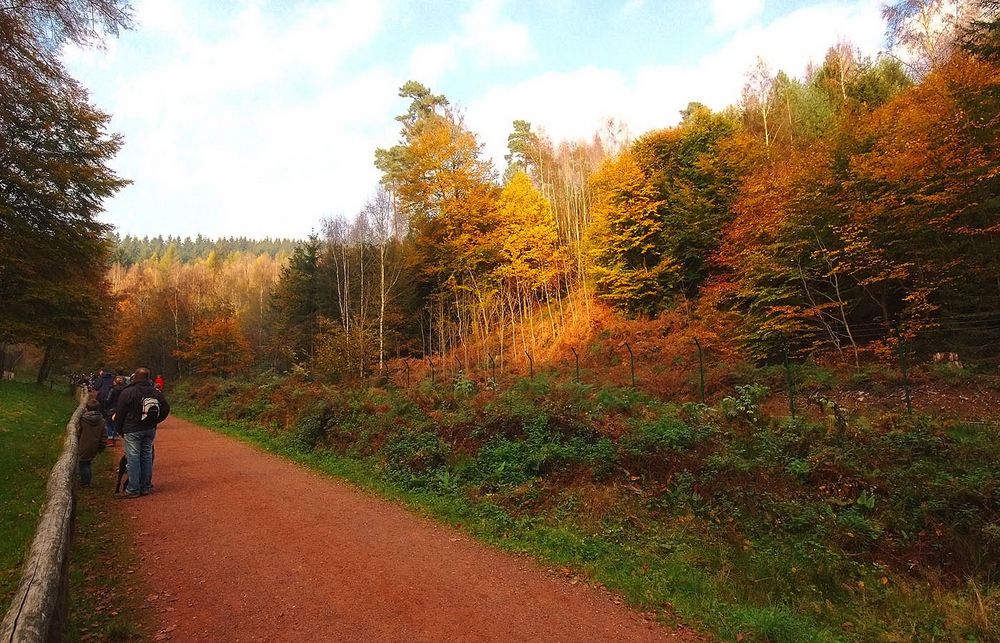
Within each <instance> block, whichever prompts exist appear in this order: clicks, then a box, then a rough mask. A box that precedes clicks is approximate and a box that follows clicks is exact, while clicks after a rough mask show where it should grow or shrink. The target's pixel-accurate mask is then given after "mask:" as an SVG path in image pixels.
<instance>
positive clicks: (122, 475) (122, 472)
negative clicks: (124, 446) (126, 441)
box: [115, 453, 128, 493]
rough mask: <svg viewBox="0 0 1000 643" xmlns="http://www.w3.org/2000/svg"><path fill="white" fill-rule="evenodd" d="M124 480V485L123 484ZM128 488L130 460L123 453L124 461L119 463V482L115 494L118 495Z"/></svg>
mask: <svg viewBox="0 0 1000 643" xmlns="http://www.w3.org/2000/svg"><path fill="white" fill-rule="evenodd" d="M123 480H124V484H122V481H123ZM126 486H128V460H127V459H126V458H125V454H124V453H123V454H122V459H121V460H119V461H118V482H116V483H115V493H118V492H119V491H121V490H122V489H124V488H125V487H126Z"/></svg>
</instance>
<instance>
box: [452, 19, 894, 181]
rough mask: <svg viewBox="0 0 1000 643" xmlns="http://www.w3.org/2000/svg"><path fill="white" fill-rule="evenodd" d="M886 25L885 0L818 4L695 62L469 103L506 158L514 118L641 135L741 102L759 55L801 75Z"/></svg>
mask: <svg viewBox="0 0 1000 643" xmlns="http://www.w3.org/2000/svg"><path fill="white" fill-rule="evenodd" d="M883 29H884V26H883V22H882V19H881V14H880V11H879V4H878V1H877V0H859V1H857V2H855V3H853V4H847V5H845V4H839V3H838V4H834V3H826V4H821V5H815V6H812V7H806V8H803V9H799V10H797V11H794V12H792V13H790V14H787V15H785V16H782V17H781V18H778V19H776V20H774V21H772V22H770V23H769V24H766V25H755V26H752V27H748V28H746V29H744V30H742V31H740V32H738V33H735V34H733V35H732V36H731V37H730V38H729V39H728V40H727V42H726V43H725V44H724V45H723V46H722V47H720V48H719V49H717V50H716V51H714V52H712V53H710V54H708V55H706V56H703V57H702V58H701V59H700V60H697V61H696V62H694V63H693V64H689V65H664V66H649V67H645V68H643V69H640V70H638V71H637V72H635V73H633V74H629V75H626V74H623V73H621V72H619V71H617V70H613V69H603V68H596V67H587V68H583V69H577V70H573V71H569V72H559V73H555V72H552V73H546V74H542V75H539V76H535V77H533V78H529V79H526V80H522V81H519V82H516V83H513V84H508V85H502V86H495V87H492V88H491V89H489V90H488V91H486V93H485V94H484V95H483V96H481V97H479V98H478V99H476V100H473V101H471V102H470V103H469V105H468V110H467V118H468V122H469V124H470V126H471V127H472V128H473V129H474V130H475V131H477V132H480V133H481V135H482V139H483V142H484V144H485V148H486V151H487V153H488V154H489V155H490V156H491V158H493V159H494V161H495V162H497V163H498V164H499V163H502V159H503V154H504V152H505V151H506V145H507V135H508V134H509V133H510V126H511V122H512V121H513V120H514V119H519V118H520V119H525V120H528V121H530V122H531V123H532V124H533V125H534V126H535V127H536V129H537V128H542V129H544V130H545V131H546V133H547V134H549V136H550V137H551V138H552V139H554V140H556V141H558V140H561V139H569V140H572V139H585V138H590V137H591V136H593V134H594V133H595V132H598V131H600V129H601V128H602V127H603V126H604V124H605V123H606V122H607V120H608V119H609V118H615V119H617V120H619V121H623V122H624V123H626V124H627V125H628V127H629V130H630V131H631V132H632V133H633V135H640V134H642V133H644V132H646V131H649V130H650V129H655V128H660V127H668V126H670V125H673V124H676V123H677V121H678V120H679V118H680V117H679V112H680V110H682V109H684V108H685V107H686V106H687V104H688V102H690V101H699V102H702V103H705V104H706V105H708V106H709V107H711V108H713V109H722V108H724V107H726V106H727V105H730V104H733V103H735V102H736V101H738V100H739V97H740V91H741V89H742V87H743V84H744V78H745V74H746V71H747V69H749V67H750V66H751V65H752V64H753V62H754V60H755V59H756V57H757V56H758V55H759V56H761V57H762V58H764V60H766V61H767V62H768V63H769V65H770V66H771V68H772V69H775V70H777V69H783V70H785V71H786V72H788V73H790V74H793V75H801V74H802V72H803V71H804V70H805V67H806V65H807V64H808V63H809V62H810V61H814V62H819V61H821V60H822V59H823V56H824V55H825V53H826V50H827V49H828V48H829V47H830V46H832V45H834V44H835V43H836V42H837V40H838V38H842V37H843V35H844V34H851V37H852V42H853V43H854V44H855V45H857V46H858V47H859V48H860V49H861V51H862V52H866V53H870V54H871V53H875V52H877V51H878V50H879V49H880V47H881V43H882V34H883Z"/></svg>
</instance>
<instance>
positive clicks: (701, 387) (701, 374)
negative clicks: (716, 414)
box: [694, 337, 705, 404]
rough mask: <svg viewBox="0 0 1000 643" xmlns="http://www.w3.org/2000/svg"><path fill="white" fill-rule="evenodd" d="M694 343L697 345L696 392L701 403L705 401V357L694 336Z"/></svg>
mask: <svg viewBox="0 0 1000 643" xmlns="http://www.w3.org/2000/svg"><path fill="white" fill-rule="evenodd" d="M694 345H695V346H697V347H698V392H699V393H700V394H701V403H702V404H704V403H705V357H704V355H703V354H702V350H701V342H699V341H698V338H697V337H695V338H694Z"/></svg>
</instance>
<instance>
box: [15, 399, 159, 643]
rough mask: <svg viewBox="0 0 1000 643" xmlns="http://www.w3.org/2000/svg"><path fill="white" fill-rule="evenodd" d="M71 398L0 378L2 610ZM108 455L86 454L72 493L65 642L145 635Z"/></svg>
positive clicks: (29, 537)
mask: <svg viewBox="0 0 1000 643" xmlns="http://www.w3.org/2000/svg"><path fill="white" fill-rule="evenodd" d="M75 407H76V401H75V400H74V399H73V398H72V397H71V396H70V395H68V394H66V393H60V392H56V391H53V390H50V389H47V388H44V387H41V386H36V385H34V384H23V383H16V382H15V383H2V384H0V599H2V603H0V606H2V609H3V611H6V609H7V606H8V603H9V601H10V599H11V597H12V596H13V593H14V591H15V589H16V588H17V583H18V581H19V580H20V578H21V566H22V564H23V562H24V557H25V556H26V555H27V552H28V548H29V546H30V545H31V541H32V539H33V538H34V535H35V527H36V525H37V523H38V516H39V512H40V511H41V509H42V503H43V502H44V500H45V486H46V484H47V483H48V477H49V471H50V470H51V468H52V465H53V464H55V462H56V460H57V459H58V457H59V453H60V452H61V450H62V445H63V439H64V437H65V429H66V423H67V421H68V420H69V418H70V416H71V415H72V413H73V409H74V408H75ZM114 465H115V458H114V457H113V456H112V454H110V453H107V452H105V453H103V454H100V455H98V457H97V458H96V459H95V460H94V464H93V467H94V480H93V486H92V487H91V488H90V489H80V490H78V495H77V505H76V526H75V531H74V535H73V545H72V552H71V554H70V614H69V622H68V624H67V631H66V640H69V641H95V640H99V641H141V640H148V639H149V637H148V636H146V634H147V633H148V632H149V629H148V627H146V622H145V617H144V615H143V614H142V613H141V612H139V611H138V610H137V609H136V608H135V607H134V605H136V604H141V601H136V600H135V599H136V596H140V597H145V594H144V593H142V587H141V583H140V581H139V579H137V578H135V577H134V575H132V573H131V571H132V570H134V569H135V564H134V558H133V555H132V554H131V553H130V551H129V548H128V547H125V546H124V541H123V535H124V534H125V533H126V531H125V526H124V523H123V521H122V519H121V517H120V516H119V515H118V514H117V513H116V512H115V511H114V507H113V506H112V503H113V502H114V500H113V496H112V492H113V490H114V482H113V481H114V473H115V466H114Z"/></svg>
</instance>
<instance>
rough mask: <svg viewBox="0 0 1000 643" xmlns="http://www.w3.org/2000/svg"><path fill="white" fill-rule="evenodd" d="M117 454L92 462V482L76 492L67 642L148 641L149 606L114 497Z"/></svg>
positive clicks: (104, 455) (107, 453) (108, 453)
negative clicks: (87, 487) (86, 487)
mask: <svg viewBox="0 0 1000 643" xmlns="http://www.w3.org/2000/svg"><path fill="white" fill-rule="evenodd" d="M118 458H119V453H118V451H112V450H111V449H108V450H105V451H104V453H101V454H99V455H98V456H97V458H96V459H95V460H94V463H93V473H94V477H93V484H92V486H91V487H90V488H89V489H79V490H78V495H77V505H76V507H77V509H76V532H75V533H74V537H73V554H72V556H73V557H72V560H71V562H70V618H69V627H68V631H67V633H66V638H67V640H69V641H148V640H151V639H152V631H153V628H152V625H151V613H150V610H151V609H152V607H151V603H149V602H148V601H146V598H147V595H148V593H149V592H148V591H147V588H146V587H145V585H144V581H143V578H142V575H141V574H139V573H138V569H139V565H140V563H139V559H138V554H137V552H136V551H135V550H134V549H133V548H132V547H131V546H130V544H131V539H130V538H129V535H128V534H129V531H128V525H127V524H126V522H125V517H124V515H123V514H122V512H121V511H120V510H119V505H118V504H116V503H118V502H119V501H118V500H116V499H115V497H114V488H115V484H114V481H115V475H116V473H117V464H118Z"/></svg>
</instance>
